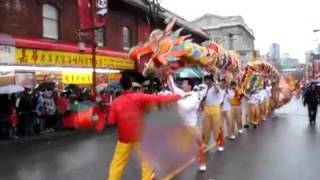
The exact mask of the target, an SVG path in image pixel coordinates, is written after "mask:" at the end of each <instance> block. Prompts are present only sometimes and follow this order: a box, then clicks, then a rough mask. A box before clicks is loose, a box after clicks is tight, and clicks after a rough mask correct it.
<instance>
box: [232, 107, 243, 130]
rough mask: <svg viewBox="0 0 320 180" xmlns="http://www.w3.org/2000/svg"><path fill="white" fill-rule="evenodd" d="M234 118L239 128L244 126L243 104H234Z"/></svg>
mask: <svg viewBox="0 0 320 180" xmlns="http://www.w3.org/2000/svg"><path fill="white" fill-rule="evenodd" d="M232 119H233V121H234V122H235V124H236V125H237V128H238V129H241V128H242V112H241V106H232Z"/></svg>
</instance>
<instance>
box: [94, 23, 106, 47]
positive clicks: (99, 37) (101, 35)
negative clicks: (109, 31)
mask: <svg viewBox="0 0 320 180" xmlns="http://www.w3.org/2000/svg"><path fill="white" fill-rule="evenodd" d="M95 33H96V41H97V45H98V46H99V47H103V46H105V29H104V28H99V29H96V30H95Z"/></svg>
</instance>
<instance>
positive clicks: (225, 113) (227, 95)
mask: <svg viewBox="0 0 320 180" xmlns="http://www.w3.org/2000/svg"><path fill="white" fill-rule="evenodd" d="M227 84H228V82H227V80H226V79H221V80H220V87H221V89H222V90H223V91H224V96H223V101H222V118H223V120H225V121H226V123H227V129H228V137H229V139H230V140H235V139H236V136H235V121H234V119H233V118H232V116H231V104H230V100H231V99H232V98H233V96H234V91H232V90H229V89H228V85H227Z"/></svg>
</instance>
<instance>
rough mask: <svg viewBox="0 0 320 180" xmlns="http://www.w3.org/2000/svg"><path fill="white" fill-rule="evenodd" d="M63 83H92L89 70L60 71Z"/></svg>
mask: <svg viewBox="0 0 320 180" xmlns="http://www.w3.org/2000/svg"><path fill="white" fill-rule="evenodd" d="M62 83H63V84H92V73H91V72H62Z"/></svg>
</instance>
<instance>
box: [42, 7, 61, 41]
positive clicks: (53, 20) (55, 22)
mask: <svg viewBox="0 0 320 180" xmlns="http://www.w3.org/2000/svg"><path fill="white" fill-rule="evenodd" d="M42 18H43V37H45V38H51V39H59V13H58V9H57V8H55V7H54V6H52V5H49V4H44V5H43V7H42Z"/></svg>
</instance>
